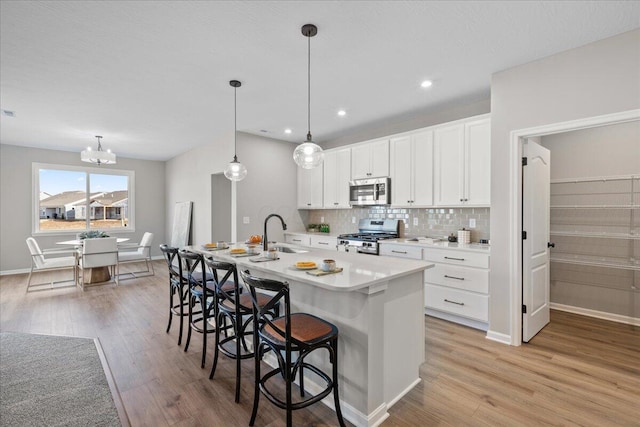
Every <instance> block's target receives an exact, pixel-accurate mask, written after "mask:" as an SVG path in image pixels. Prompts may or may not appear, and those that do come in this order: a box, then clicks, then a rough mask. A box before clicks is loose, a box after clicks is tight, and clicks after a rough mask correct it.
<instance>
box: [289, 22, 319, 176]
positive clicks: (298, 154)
mask: <svg viewBox="0 0 640 427" xmlns="http://www.w3.org/2000/svg"><path fill="white" fill-rule="evenodd" d="M316 34H318V28H317V27H316V26H315V25H313V24H306V25H303V26H302V35H304V36H305V37H306V38H307V127H308V129H309V131H308V133H307V140H306V141H305V142H303V143H302V144H300V145H298V146H297V147H296V149H295V150H294V152H293V161H294V162H296V164H297V165H298V166H300V167H301V168H302V169H313V168H317V167H318V166H320V165H321V164H322V161H323V160H324V153H323V152H322V147H320V146H319V145H318V144H316V143H315V142H313V141H312V140H311V37H313V36H315V35H316Z"/></svg>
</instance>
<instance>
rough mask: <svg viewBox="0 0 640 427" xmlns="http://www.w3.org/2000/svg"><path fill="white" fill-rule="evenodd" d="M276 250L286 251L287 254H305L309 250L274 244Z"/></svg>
mask: <svg viewBox="0 0 640 427" xmlns="http://www.w3.org/2000/svg"><path fill="white" fill-rule="evenodd" d="M273 247H274V248H275V249H276V251H278V252H284V253H286V254H304V253H307V252H309V251H308V250H306V249H298V248H292V247H291V246H273Z"/></svg>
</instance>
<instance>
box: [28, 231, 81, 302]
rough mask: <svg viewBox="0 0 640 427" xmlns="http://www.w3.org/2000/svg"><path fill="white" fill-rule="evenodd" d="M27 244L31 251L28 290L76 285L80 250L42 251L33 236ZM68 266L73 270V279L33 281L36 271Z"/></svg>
mask: <svg viewBox="0 0 640 427" xmlns="http://www.w3.org/2000/svg"><path fill="white" fill-rule="evenodd" d="M27 246H28V247H29V252H31V270H30V271H29V278H28V279H27V292H30V291H37V290H45V289H54V288H65V287H70V286H76V284H77V280H78V270H77V266H78V252H77V251H76V250H75V249H46V250H44V251H42V250H41V249H40V245H38V242H37V241H36V239H34V238H33V237H28V238H27ZM68 268H70V269H72V270H73V279H71V280H59V281H54V280H51V281H49V282H42V283H34V284H32V283H31V279H32V276H33V273H34V272H41V271H53V270H63V269H68ZM69 282H71V284H69ZM56 285H61V286H56Z"/></svg>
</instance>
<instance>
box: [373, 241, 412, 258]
mask: <svg viewBox="0 0 640 427" xmlns="http://www.w3.org/2000/svg"><path fill="white" fill-rule="evenodd" d="M380 255H385V256H393V257H397V258H412V259H422V248H420V247H415V246H410V247H407V246H397V245H385V244H382V245H380Z"/></svg>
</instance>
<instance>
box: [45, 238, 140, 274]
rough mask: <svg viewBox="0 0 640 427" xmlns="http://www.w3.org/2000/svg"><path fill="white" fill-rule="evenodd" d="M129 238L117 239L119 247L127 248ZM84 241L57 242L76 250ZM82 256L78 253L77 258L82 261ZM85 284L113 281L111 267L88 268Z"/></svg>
mask: <svg viewBox="0 0 640 427" xmlns="http://www.w3.org/2000/svg"><path fill="white" fill-rule="evenodd" d="M129 240H131V239H129V238H128V237H117V238H116V243H117V244H118V246H125V245H126V242H128V241H129ZM83 242H84V239H72V240H63V241H62V242H56V245H64V246H73V247H74V248H78V249H79V248H80V247H81V246H82V243H83ZM80 256H82V254H81V253H78V255H77V258H78V259H80ZM83 277H84V279H83V281H84V283H87V284H92V283H102V282H106V281H108V280H111V273H110V272H109V267H94V268H88V269H87V273H86V276H83Z"/></svg>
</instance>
